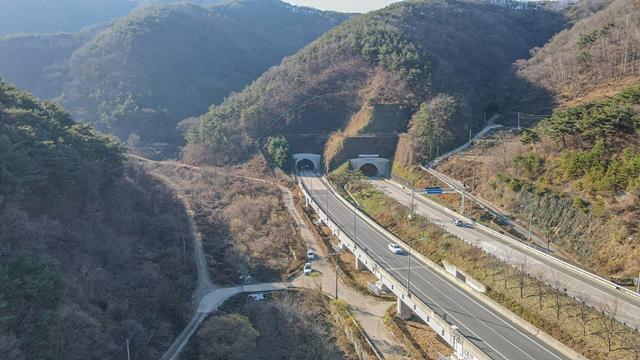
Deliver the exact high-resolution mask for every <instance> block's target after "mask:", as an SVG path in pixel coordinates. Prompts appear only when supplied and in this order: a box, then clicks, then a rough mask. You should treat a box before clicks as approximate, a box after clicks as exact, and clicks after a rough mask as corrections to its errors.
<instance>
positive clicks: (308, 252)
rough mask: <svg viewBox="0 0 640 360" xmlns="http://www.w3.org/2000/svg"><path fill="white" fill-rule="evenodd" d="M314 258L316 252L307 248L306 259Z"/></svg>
mask: <svg viewBox="0 0 640 360" xmlns="http://www.w3.org/2000/svg"><path fill="white" fill-rule="evenodd" d="M315 258H316V253H315V252H313V250H307V260H313V259H315Z"/></svg>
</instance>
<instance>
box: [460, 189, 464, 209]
mask: <svg viewBox="0 0 640 360" xmlns="http://www.w3.org/2000/svg"><path fill="white" fill-rule="evenodd" d="M460 214H462V215H464V190H461V191H460Z"/></svg>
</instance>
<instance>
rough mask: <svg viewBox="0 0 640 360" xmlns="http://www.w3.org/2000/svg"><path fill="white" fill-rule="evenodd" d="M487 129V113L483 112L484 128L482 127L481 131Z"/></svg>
mask: <svg viewBox="0 0 640 360" xmlns="http://www.w3.org/2000/svg"><path fill="white" fill-rule="evenodd" d="M486 127H487V112H486V111H485V112H484V126H483V127H482V128H483V129H484V128H486Z"/></svg>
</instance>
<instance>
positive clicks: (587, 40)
mask: <svg viewBox="0 0 640 360" xmlns="http://www.w3.org/2000/svg"><path fill="white" fill-rule="evenodd" d="M615 26H616V24H615V23H614V22H608V23H606V24H605V25H604V26H603V27H602V28H600V29H597V30H593V31H590V32H588V33H581V34H580V37H579V38H578V41H577V43H576V45H577V46H578V49H580V50H588V49H589V48H590V47H591V46H592V45H593V44H595V42H596V41H598V39H600V38H601V37H603V36H605V35H607V33H608V32H609V30H610V29H611V28H613V27H615Z"/></svg>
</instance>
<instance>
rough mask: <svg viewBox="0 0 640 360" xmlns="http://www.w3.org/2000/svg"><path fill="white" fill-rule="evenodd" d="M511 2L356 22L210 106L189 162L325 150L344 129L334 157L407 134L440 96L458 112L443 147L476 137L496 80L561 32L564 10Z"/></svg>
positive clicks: (411, 4)
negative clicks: (270, 145) (271, 140)
mask: <svg viewBox="0 0 640 360" xmlns="http://www.w3.org/2000/svg"><path fill="white" fill-rule="evenodd" d="M503 3H504V2H503ZM504 4H506V5H504ZM504 4H503V5H494V4H490V3H486V2H480V1H439V0H431V1H404V2H400V3H397V4H394V5H391V6H389V7H387V8H385V9H382V10H379V11H376V12H372V13H369V14H365V15H362V16H358V17H354V18H352V19H350V20H348V21H346V22H345V23H344V24H342V25H340V26H338V27H337V28H335V29H333V30H331V31H330V32H329V33H327V34H325V35H324V36H322V37H321V38H320V39H318V40H317V41H315V42H314V43H312V44H310V45H309V46H307V47H306V48H304V49H303V50H302V51H300V52H298V53H297V54H296V55H294V56H292V57H290V58H287V59H286V60H285V61H283V63H282V64H281V65H279V66H277V67H275V68H273V69H271V70H269V71H267V72H266V73H265V74H263V75H262V76H261V77H260V78H259V79H258V80H256V81H255V82H254V83H253V84H252V85H251V86H249V87H247V88H246V89H245V90H244V91H243V92H241V93H239V94H237V95H234V96H232V97H230V98H229V99H227V100H226V101H225V102H224V103H222V104H221V105H220V106H215V107H212V108H211V109H210V111H209V112H208V113H207V114H206V115H204V116H203V117H202V118H201V121H200V122H199V125H198V126H196V127H194V128H193V129H192V131H191V132H190V134H189V135H188V138H189V143H190V144H189V146H188V149H187V152H186V158H187V159H188V160H190V161H194V162H209V163H216V164H220V163H228V162H236V161H241V160H242V159H243V158H244V156H246V155H247V153H249V152H251V149H255V148H256V146H262V145H263V144H264V143H265V142H266V139H267V138H268V137H270V136H274V135H277V134H284V135H285V136H286V138H287V139H288V140H289V142H290V143H291V148H292V150H293V151H313V152H321V151H323V149H324V144H325V143H326V142H327V141H328V139H327V136H328V135H327V134H330V133H331V132H333V131H339V132H340V134H338V135H340V136H342V137H343V138H347V140H345V139H341V138H340V136H338V138H336V139H331V140H329V142H330V143H331V144H334V145H332V146H331V148H333V149H334V150H332V151H330V154H329V155H330V156H333V155H336V154H339V153H340V151H341V150H340V149H342V148H344V146H345V145H344V141H349V140H348V138H351V137H358V138H359V139H362V137H364V136H371V138H372V139H373V140H372V142H375V141H379V139H377V138H376V137H375V136H374V135H376V133H381V132H386V133H391V134H393V133H395V132H405V131H406V130H407V125H408V123H409V120H410V118H411V116H412V114H413V113H414V112H415V111H416V110H417V109H418V108H419V106H420V104H421V103H423V102H427V101H429V100H430V99H431V98H432V97H434V96H435V95H436V94H438V93H448V94H450V95H452V96H453V97H454V98H455V103H456V109H457V112H456V114H455V116H454V120H452V121H451V123H449V124H447V126H448V128H449V130H450V131H451V132H452V136H450V138H449V139H445V140H446V141H449V142H455V141H456V140H459V139H460V138H463V137H465V134H466V136H468V133H469V129H471V128H474V127H477V126H478V125H479V123H480V124H481V122H482V120H481V119H482V115H481V114H482V112H483V110H484V109H485V107H486V104H487V103H488V102H489V100H490V99H491V98H492V91H491V84H492V83H493V80H494V77H495V76H496V74H497V73H498V72H500V71H503V70H504V69H506V68H509V66H510V64H511V63H512V62H513V61H514V60H515V59H517V58H519V57H523V56H525V55H526V54H527V52H528V50H529V49H530V48H531V47H533V46H536V45H539V44H541V43H543V42H544V41H546V40H547V39H548V38H549V37H550V36H551V35H552V34H553V33H555V32H556V31H557V30H558V29H559V28H560V27H561V25H562V21H563V20H562V16H561V15H559V14H558V13H555V12H550V11H545V10H543V9H538V8H534V7H532V6H526V5H524V4H521V3H517V2H506V3H504ZM378 121H379V122H378ZM359 141H360V142H362V143H365V141H363V140H359ZM394 141H397V139H395V140H394ZM372 142H369V143H368V144H369V145H371V144H372ZM365 145H366V144H364V145H363V146H365ZM390 147H391V149H393V148H394V146H390ZM371 151H375V149H374V150H371ZM391 152H393V150H392V151H391ZM342 155H344V156H346V154H342Z"/></svg>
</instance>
